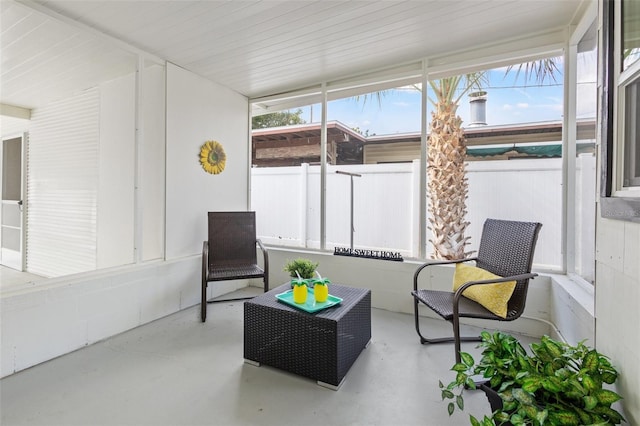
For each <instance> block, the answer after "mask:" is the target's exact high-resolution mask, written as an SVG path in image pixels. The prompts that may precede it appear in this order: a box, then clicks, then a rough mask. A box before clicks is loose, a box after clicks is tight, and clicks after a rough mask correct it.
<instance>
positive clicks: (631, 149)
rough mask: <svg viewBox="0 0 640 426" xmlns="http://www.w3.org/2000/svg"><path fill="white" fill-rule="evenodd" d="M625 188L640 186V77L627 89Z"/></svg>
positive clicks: (625, 102) (625, 101) (625, 100)
mask: <svg viewBox="0 0 640 426" xmlns="http://www.w3.org/2000/svg"><path fill="white" fill-rule="evenodd" d="M624 104H625V111H624V113H625V125H624V160H625V161H624V163H625V164H624V179H623V186H625V187H629V186H640V120H638V114H640V77H638V78H636V79H635V81H634V82H632V83H631V84H629V85H627V87H626V88H625V99H624Z"/></svg>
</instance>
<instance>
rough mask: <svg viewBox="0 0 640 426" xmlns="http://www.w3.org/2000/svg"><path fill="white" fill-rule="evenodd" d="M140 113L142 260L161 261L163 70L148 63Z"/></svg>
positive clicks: (163, 119) (162, 225) (163, 176)
mask: <svg viewBox="0 0 640 426" xmlns="http://www.w3.org/2000/svg"><path fill="white" fill-rule="evenodd" d="M142 76H143V77H142V88H141V102H140V108H141V111H140V114H141V121H142V122H141V123H140V127H141V129H142V143H141V146H140V156H139V162H138V164H139V168H140V184H141V185H140V186H141V188H142V194H140V200H141V205H139V206H138V215H139V217H140V218H141V220H142V260H143V261H144V260H151V259H162V258H164V224H165V209H164V206H165V198H164V192H165V168H164V164H165V114H166V109H165V91H166V84H165V67H164V65H158V64H151V65H148V66H146V67H145V68H144V69H143V72H142Z"/></svg>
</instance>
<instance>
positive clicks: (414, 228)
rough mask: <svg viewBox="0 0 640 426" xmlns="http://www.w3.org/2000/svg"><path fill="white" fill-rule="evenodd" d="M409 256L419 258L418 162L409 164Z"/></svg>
mask: <svg viewBox="0 0 640 426" xmlns="http://www.w3.org/2000/svg"><path fill="white" fill-rule="evenodd" d="M411 184H412V190H411V212H410V215H411V216H410V218H409V220H410V221H411V254H410V257H420V229H421V228H420V196H421V194H420V160H413V161H412V162H411ZM425 226H426V224H425Z"/></svg>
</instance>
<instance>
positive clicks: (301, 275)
mask: <svg viewBox="0 0 640 426" xmlns="http://www.w3.org/2000/svg"><path fill="white" fill-rule="evenodd" d="M317 267H318V263H317V262H313V261H311V260H309V259H303V258H298V259H295V260H289V261H287V263H285V265H284V271H286V272H288V273H289V276H291V288H293V300H294V302H295V303H305V302H306V300H307V288H308V284H310V283H311V282H312V281H313V276H314V273H315V271H316V268H317Z"/></svg>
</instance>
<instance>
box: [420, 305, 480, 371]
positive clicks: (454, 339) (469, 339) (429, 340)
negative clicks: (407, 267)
mask: <svg viewBox="0 0 640 426" xmlns="http://www.w3.org/2000/svg"><path fill="white" fill-rule="evenodd" d="M418 305H419V303H418V299H416V298H414V299H413V310H414V319H415V324H416V332H417V333H418V336H420V343H421V344H423V345H424V344H425V343H430V344H436V343H451V342H455V344H456V348H455V351H456V362H460V342H480V341H482V338H481V337H480V336H477V337H476V336H463V337H461V336H460V321H459V320H458V321H457V328H456V325H455V323H456V321H455V320H454V321H453V323H454V326H453V337H436V338H427V337H424V336H423V335H422V333H421V332H420V320H419V318H420V316H419V315H418Z"/></svg>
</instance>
